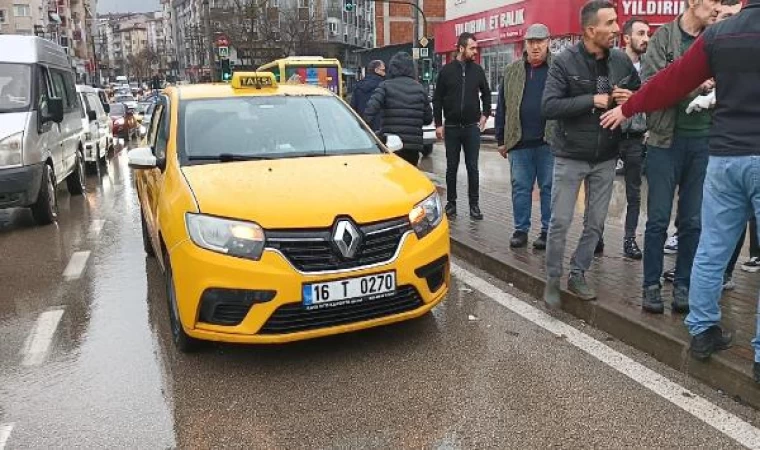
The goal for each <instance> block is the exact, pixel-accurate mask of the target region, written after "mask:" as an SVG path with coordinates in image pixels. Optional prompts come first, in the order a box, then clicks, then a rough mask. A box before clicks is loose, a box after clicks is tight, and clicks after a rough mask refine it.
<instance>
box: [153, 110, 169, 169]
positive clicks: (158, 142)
mask: <svg viewBox="0 0 760 450" xmlns="http://www.w3.org/2000/svg"><path fill="white" fill-rule="evenodd" d="M153 121H154V122H155V125H154V124H153V123H151V125H152V126H153V127H154V136H155V140H154V143H153V151H154V154H155V155H156V158H158V159H165V158H166V147H167V146H168V145H169V106H168V104H167V103H166V99H164V101H163V102H161V104H160V105H158V106H156V111H155V112H154V113H153Z"/></svg>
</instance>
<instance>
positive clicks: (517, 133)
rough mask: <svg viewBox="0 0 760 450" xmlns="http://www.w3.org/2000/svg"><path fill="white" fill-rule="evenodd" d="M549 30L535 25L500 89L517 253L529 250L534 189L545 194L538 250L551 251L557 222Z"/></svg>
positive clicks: (499, 119)
mask: <svg viewBox="0 0 760 450" xmlns="http://www.w3.org/2000/svg"><path fill="white" fill-rule="evenodd" d="M550 36H551V35H550V33H549V28H547V27H546V25H543V24H534V25H531V26H530V27H529V28H528V31H527V32H526V33H525V55H524V56H523V58H521V59H519V60H517V61H515V62H513V63H512V64H510V65H508V66H507V69H506V71H505V73H504V81H503V82H502V83H501V85H500V87H499V101H498V106H497V108H496V119H495V129H496V141H497V143H498V145H499V152H500V153H501V156H503V157H504V158H507V155H509V167H510V178H511V181H512V216H513V217H514V221H515V232H514V234H513V235H512V239H511V240H510V246H511V247H512V248H518V247H524V246H526V245H527V244H528V232H529V231H530V216H531V210H532V206H533V185H534V184H535V183H536V182H538V187H539V189H540V190H541V234H540V235H539V236H538V239H536V240H535V241H534V242H533V247H535V248H537V249H539V250H543V249H545V248H546V234H547V231H548V230H549V220H550V218H551V199H552V174H553V171H554V156H553V155H552V152H551V149H550V148H549V144H547V142H548V139H549V132H550V130H549V126H550V124H551V122H549V123H548V124H547V121H546V119H544V118H543V115H542V113H541V99H542V98H543V96H544V87H545V86H546V78H547V75H548V73H549V66H550V64H551V54H550V53H549V38H550Z"/></svg>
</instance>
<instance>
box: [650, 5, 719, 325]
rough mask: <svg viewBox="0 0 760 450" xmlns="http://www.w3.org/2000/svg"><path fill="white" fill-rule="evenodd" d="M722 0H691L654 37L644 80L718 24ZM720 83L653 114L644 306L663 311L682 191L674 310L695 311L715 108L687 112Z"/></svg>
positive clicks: (705, 85) (681, 53)
mask: <svg viewBox="0 0 760 450" xmlns="http://www.w3.org/2000/svg"><path fill="white" fill-rule="evenodd" d="M719 8H720V1H719V0H687V5H686V10H685V12H684V13H683V15H681V16H679V17H678V18H677V19H676V20H675V21H673V22H671V23H668V24H666V25H663V26H662V27H661V28H660V29H659V30H657V32H656V33H655V34H654V36H652V39H651V41H650V42H649V48H648V49H647V52H646V54H645V55H644V59H643V64H642V73H641V74H642V79H643V80H648V79H649V78H651V77H652V76H654V75H655V74H656V73H657V72H659V71H660V70H662V69H664V68H665V67H666V66H668V65H669V64H670V63H672V62H673V61H675V60H676V59H678V58H680V57H681V55H683V54H684V53H685V52H686V50H688V48H689V47H690V46H691V45H692V43H693V42H694V41H695V40H696V39H697V37H698V36H699V35H700V34H701V33H702V32H703V31H704V30H705V28H707V26H708V25H710V24H712V23H714V22H715V19H716V17H717V15H718V11H719ZM713 87H714V83H713V82H712V81H708V82H706V83H705V84H703V85H702V87H701V88H700V89H699V90H698V91H696V92H693V93H692V94H691V95H690V96H689V97H687V98H686V99H684V100H683V101H682V102H681V103H679V104H678V105H677V106H675V107H673V108H670V109H666V110H661V111H657V112H654V113H651V114H649V115H648V116H647V128H648V130H649V139H648V142H647V163H646V177H647V181H648V184H649V195H648V198H647V215H648V220H647V225H646V232H645V234H644V283H643V286H642V287H643V293H642V297H643V300H642V308H643V309H644V310H645V311H648V312H651V313H656V314H661V313H662V312H663V311H664V303H663V300H662V294H661V289H662V287H661V285H660V276H661V275H662V265H663V247H664V245H665V240H666V239H667V232H668V226H669V225H670V213H671V211H672V209H673V200H674V197H675V192H676V189H678V259H677V261H676V275H675V280H674V283H673V308H672V309H673V311H674V312H687V311H688V310H689V281H690V277H691V266H692V264H693V262H694V255H695V253H696V250H697V244H698V243H699V235H700V231H701V211H702V187H703V184H704V181H705V173H706V171H707V160H708V148H707V147H708V145H707V144H708V135H709V132H710V125H711V118H710V112H708V111H703V112H699V113H696V114H687V112H686V109H687V108H688V106H689V103H690V102H691V101H692V100H693V99H694V98H695V97H696V96H697V95H699V94H702V93H705V92H706V91H709V90H710V89H712V88H713Z"/></svg>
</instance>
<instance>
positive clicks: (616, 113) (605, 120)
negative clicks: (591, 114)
mask: <svg viewBox="0 0 760 450" xmlns="http://www.w3.org/2000/svg"><path fill="white" fill-rule="evenodd" d="M625 119H626V117H625V115H623V107H622V106H618V107H617V108H615V109H611V110H609V111H607V112H606V113H604V114H602V128H609V129H611V130H614V129H615V128H617V127H619V126H620V124H621V123H623V122H625Z"/></svg>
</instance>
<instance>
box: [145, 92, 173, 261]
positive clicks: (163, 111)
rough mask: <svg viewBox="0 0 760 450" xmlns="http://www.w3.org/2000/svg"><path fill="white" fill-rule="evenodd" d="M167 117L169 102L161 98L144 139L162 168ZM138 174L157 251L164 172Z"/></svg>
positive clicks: (151, 235) (146, 220) (159, 169)
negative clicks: (160, 197) (158, 217)
mask: <svg viewBox="0 0 760 450" xmlns="http://www.w3.org/2000/svg"><path fill="white" fill-rule="evenodd" d="M169 117H170V115H169V100H168V98H167V97H165V96H161V97H159V100H158V102H157V103H156V107H155V108H154V109H153V115H152V116H151V122H150V130H148V135H147V137H146V142H147V145H148V146H149V147H150V148H151V150H152V151H153V154H154V155H155V156H156V160H157V161H159V166H164V165H165V161H166V148H167V146H168V143H169ZM161 162H163V164H162V163H161ZM140 172H141V174H142V177H141V178H140V179H141V183H140V186H139V189H140V190H141V191H142V198H141V202H142V210H143V211H144V214H145V222H146V224H147V225H148V231H149V232H150V237H151V240H152V241H153V248H156V249H158V248H160V242H159V241H158V226H157V211H158V201H159V196H160V193H161V186H162V185H163V180H164V172H163V169H162V168H158V167H157V168H155V169H150V170H142V171H140Z"/></svg>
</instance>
